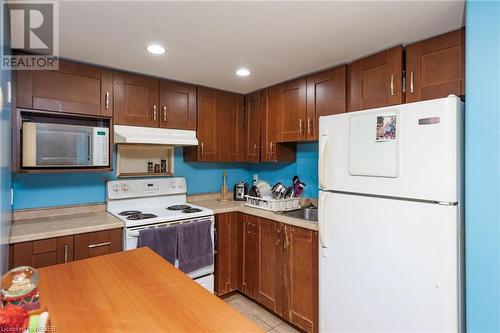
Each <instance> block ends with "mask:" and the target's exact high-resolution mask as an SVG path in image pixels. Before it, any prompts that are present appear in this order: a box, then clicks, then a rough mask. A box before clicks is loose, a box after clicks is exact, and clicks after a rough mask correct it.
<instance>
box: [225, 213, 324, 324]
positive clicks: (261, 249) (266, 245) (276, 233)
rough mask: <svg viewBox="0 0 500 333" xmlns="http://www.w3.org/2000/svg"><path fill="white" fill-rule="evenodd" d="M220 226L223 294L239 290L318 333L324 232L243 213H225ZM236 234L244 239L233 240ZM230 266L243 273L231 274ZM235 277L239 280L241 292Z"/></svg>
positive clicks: (285, 317)
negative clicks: (320, 247) (320, 249)
mask: <svg viewBox="0 0 500 333" xmlns="http://www.w3.org/2000/svg"><path fill="white" fill-rule="evenodd" d="M235 217H236V220H235ZM216 223H217V226H216V227H217V228H218V232H217V235H218V236H217V239H218V240H217V261H216V273H215V275H216V276H215V280H216V286H217V288H218V290H223V293H221V292H218V295H222V294H224V293H226V290H227V292H229V291H235V290H238V291H240V292H241V293H243V294H244V295H246V296H247V297H249V298H252V299H254V300H255V301H257V302H259V303H260V304H261V305H262V306H264V307H266V308H267V309H269V310H270V311H272V312H274V313H276V314H277V315H279V316H281V317H282V318H284V319H285V320H287V321H289V322H290V323H292V324H294V325H295V326H297V327H298V328H300V329H302V330H303V331H305V332H318V233H317V232H316V231H313V230H308V229H304V228H299V227H293V226H290V225H287V224H284V223H280V222H276V221H272V220H268V219H263V218H259V217H256V216H253V215H248V214H242V213H238V215H237V216H236V215H234V216H228V214H219V215H217V216H216ZM231 223H232V225H233V227H232V228H231V225H230V224H231ZM234 225H235V226H236V227H234ZM238 228H239V229H238ZM231 230H233V232H234V230H238V235H236V236H232V238H231V239H228V237H231V236H230V233H231ZM230 244H231V245H230ZM234 247H236V248H239V250H235V249H234ZM232 251H237V253H238V254H237V255H234V254H231V253H232ZM230 258H231V259H230ZM235 258H236V259H235ZM234 260H237V261H238V262H237V263H235V262H234ZM228 262H232V266H231V267H233V268H234V267H237V268H238V269H239V273H234V272H233V273H228V269H227V267H228V265H229V264H228ZM231 274H232V275H231ZM231 276H232V277H233V278H234V276H238V278H239V282H238V283H237V284H236V285H237V288H234V285H235V284H234V283H232V281H231ZM227 281H229V283H227ZM227 286H230V287H227Z"/></svg>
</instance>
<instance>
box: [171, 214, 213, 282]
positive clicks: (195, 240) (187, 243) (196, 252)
mask: <svg viewBox="0 0 500 333" xmlns="http://www.w3.org/2000/svg"><path fill="white" fill-rule="evenodd" d="M211 227H212V221H210V220H206V221H200V222H191V223H186V224H181V225H180V226H179V231H178V233H177V235H178V259H179V269H180V270H181V271H183V272H184V273H186V274H187V273H191V272H193V271H195V270H197V269H200V268H202V267H206V266H210V265H212V264H213V263H214V253H213V245H212V236H211Z"/></svg>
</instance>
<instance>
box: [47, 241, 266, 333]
mask: <svg viewBox="0 0 500 333" xmlns="http://www.w3.org/2000/svg"><path fill="white" fill-rule="evenodd" d="M38 272H39V273H40V282H39V290H40V301H41V303H42V306H44V307H47V308H48V311H49V313H50V320H51V324H52V325H54V326H55V332H57V333H60V332H100V333H105V332H148V333H151V332H189V333H196V332H263V331H262V330H261V329H260V328H259V327H258V326H257V325H255V324H254V323H253V322H251V321H250V320H248V319H247V318H245V317H244V316H243V315H241V314H240V313H239V312H237V311H236V310H234V309H233V308H231V307H230V306H229V305H227V304H226V303H225V302H224V301H222V300H220V299H219V298H218V297H216V296H214V295H212V294H211V293H210V292H208V291H207V290H206V289H204V288H203V287H201V286H200V285H198V284H197V283H196V282H194V281H193V280H191V279H190V278H189V277H187V276H186V275H185V274H184V273H182V272H181V271H179V270H177V269H176V268H175V267H174V266H172V265H171V264H170V263H168V262H167V261H165V260H164V259H163V258H161V257H160V256H158V255H157V254H156V253H154V252H153V251H151V250H150V249H149V248H140V249H135V250H130V251H126V252H120V253H115V254H110V255H105V256H100V257H95V258H91V259H85V260H80V261H75V262H71V263H67V264H62V265H55V266H50V267H45V268H41V269H39V270H38Z"/></svg>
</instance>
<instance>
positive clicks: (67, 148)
mask: <svg viewBox="0 0 500 333" xmlns="http://www.w3.org/2000/svg"><path fill="white" fill-rule="evenodd" d="M22 141H23V142H22V166H23V167H43V168H50V167H104V166H109V128H106V127H90V126H76V125H65V124H50V123H36V122H24V123H23V126H22Z"/></svg>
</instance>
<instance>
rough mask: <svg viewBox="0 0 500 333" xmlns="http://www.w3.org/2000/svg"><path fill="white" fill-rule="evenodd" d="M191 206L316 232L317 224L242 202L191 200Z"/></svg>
mask: <svg viewBox="0 0 500 333" xmlns="http://www.w3.org/2000/svg"><path fill="white" fill-rule="evenodd" d="M191 202H192V203H193V204H196V205H198V206H202V207H205V208H209V209H211V210H213V211H214V213H215V214H222V213H230V212H240V213H245V214H250V215H254V216H258V217H262V218H265V219H268V220H273V221H278V222H281V223H285V224H289V225H293V226H296V227H301V228H305V229H309V230H316V231H317V230H318V223H317V222H311V221H308V220H304V219H298V218H294V217H290V216H285V215H282V214H279V213H275V212H271V211H268V210H263V209H258V208H253V207H248V206H245V202H244V201H218V200H216V199H208V200H192V201H191Z"/></svg>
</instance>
